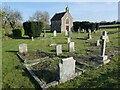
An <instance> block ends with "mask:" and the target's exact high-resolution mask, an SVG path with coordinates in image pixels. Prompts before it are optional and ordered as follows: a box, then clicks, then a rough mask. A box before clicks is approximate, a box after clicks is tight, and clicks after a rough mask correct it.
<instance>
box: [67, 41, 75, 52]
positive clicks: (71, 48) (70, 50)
mask: <svg viewBox="0 0 120 90" xmlns="http://www.w3.org/2000/svg"><path fill="white" fill-rule="evenodd" d="M68 49H69V52H73V51H75V47H74V42H70V43H68Z"/></svg>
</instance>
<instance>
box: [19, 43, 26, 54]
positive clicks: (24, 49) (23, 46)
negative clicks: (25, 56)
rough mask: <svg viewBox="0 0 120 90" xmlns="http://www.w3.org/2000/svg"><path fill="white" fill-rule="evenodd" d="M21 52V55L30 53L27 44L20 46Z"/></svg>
mask: <svg viewBox="0 0 120 90" xmlns="http://www.w3.org/2000/svg"><path fill="white" fill-rule="evenodd" d="M19 52H20V53H27V52H28V48H27V44H25V43H23V44H20V45H19Z"/></svg>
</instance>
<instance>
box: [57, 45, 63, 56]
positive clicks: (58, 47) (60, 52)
mask: <svg viewBox="0 0 120 90" xmlns="http://www.w3.org/2000/svg"><path fill="white" fill-rule="evenodd" d="M56 54H57V56H58V55H60V54H62V45H57V46H56Z"/></svg>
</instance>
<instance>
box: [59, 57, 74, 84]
mask: <svg viewBox="0 0 120 90" xmlns="http://www.w3.org/2000/svg"><path fill="white" fill-rule="evenodd" d="M75 62H76V60H74V59H73V57H69V58H65V59H62V61H61V62H60V63H59V66H58V67H59V68H58V72H59V81H60V83H61V82H65V81H67V80H69V79H70V78H71V77H73V76H74V75H75Z"/></svg>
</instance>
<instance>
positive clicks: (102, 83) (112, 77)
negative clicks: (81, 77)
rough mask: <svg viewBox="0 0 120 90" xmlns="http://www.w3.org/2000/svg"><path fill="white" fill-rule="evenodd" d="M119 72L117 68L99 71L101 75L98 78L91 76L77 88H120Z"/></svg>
mask: <svg viewBox="0 0 120 90" xmlns="http://www.w3.org/2000/svg"><path fill="white" fill-rule="evenodd" d="M119 73H120V71H119V70H113V71H111V72H106V73H100V74H101V75H100V76H99V77H98V78H91V79H90V80H87V81H85V82H83V83H82V84H81V85H80V86H78V88H93V87H94V88H120V79H119ZM87 77H90V76H89V75H88V76H87ZM114 90H115V89H114Z"/></svg>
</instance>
